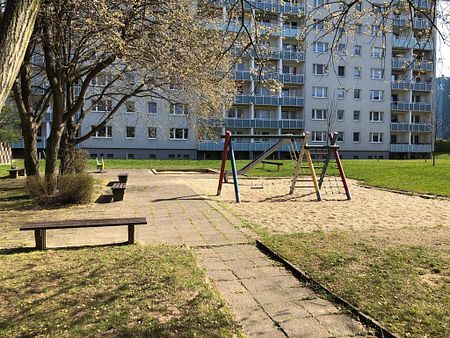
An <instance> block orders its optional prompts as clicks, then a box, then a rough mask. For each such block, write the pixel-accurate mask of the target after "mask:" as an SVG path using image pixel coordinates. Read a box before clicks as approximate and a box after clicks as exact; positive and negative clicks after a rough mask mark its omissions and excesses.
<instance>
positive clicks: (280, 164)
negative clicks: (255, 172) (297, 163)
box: [261, 161, 283, 171]
mask: <svg viewBox="0 0 450 338" xmlns="http://www.w3.org/2000/svg"><path fill="white" fill-rule="evenodd" d="M261 163H262V164H263V169H264V165H265V164H273V165H276V166H277V170H278V171H280V167H281V166H282V165H283V163H281V162H273V161H261Z"/></svg>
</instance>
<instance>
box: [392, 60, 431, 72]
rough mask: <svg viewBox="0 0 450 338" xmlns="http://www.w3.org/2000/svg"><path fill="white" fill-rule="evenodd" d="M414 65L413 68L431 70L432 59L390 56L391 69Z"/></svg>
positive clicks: (406, 67) (407, 67)
mask: <svg viewBox="0 0 450 338" xmlns="http://www.w3.org/2000/svg"><path fill="white" fill-rule="evenodd" d="M411 67H414V70H424V71H428V72H431V71H433V61H430V60H421V61H419V60H416V61H414V60H413V59H412V58H401V57H397V58H395V57H394V58H392V68H393V69H411Z"/></svg>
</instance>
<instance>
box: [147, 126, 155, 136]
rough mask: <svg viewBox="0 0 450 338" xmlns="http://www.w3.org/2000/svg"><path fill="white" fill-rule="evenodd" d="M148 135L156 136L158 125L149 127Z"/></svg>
mask: <svg viewBox="0 0 450 338" xmlns="http://www.w3.org/2000/svg"><path fill="white" fill-rule="evenodd" d="M147 137H148V138H150V139H155V138H156V127H148V130H147Z"/></svg>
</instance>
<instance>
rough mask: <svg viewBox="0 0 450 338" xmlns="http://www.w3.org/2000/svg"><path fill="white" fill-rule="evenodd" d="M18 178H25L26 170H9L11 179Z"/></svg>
mask: <svg viewBox="0 0 450 338" xmlns="http://www.w3.org/2000/svg"><path fill="white" fill-rule="evenodd" d="M17 176H25V169H24V168H22V169H9V178H17Z"/></svg>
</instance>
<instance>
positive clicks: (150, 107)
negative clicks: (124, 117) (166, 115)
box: [92, 100, 187, 115]
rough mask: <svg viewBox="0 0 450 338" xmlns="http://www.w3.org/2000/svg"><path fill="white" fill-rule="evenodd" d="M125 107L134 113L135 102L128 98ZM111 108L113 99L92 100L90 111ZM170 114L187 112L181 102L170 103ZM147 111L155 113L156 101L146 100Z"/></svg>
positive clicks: (101, 111)
mask: <svg viewBox="0 0 450 338" xmlns="http://www.w3.org/2000/svg"><path fill="white" fill-rule="evenodd" d="M125 108H126V112H127V113H135V112H137V110H136V102H135V101H131V100H128V101H126V102H125ZM112 109H113V101H112V100H92V112H95V113H105V112H109V111H111V110H112ZM169 109H170V110H169V112H170V114H173V115H185V114H187V108H186V105H183V104H174V103H171V104H170V107H169ZM147 112H148V114H156V112H157V104H156V102H153V101H152V102H147Z"/></svg>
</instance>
